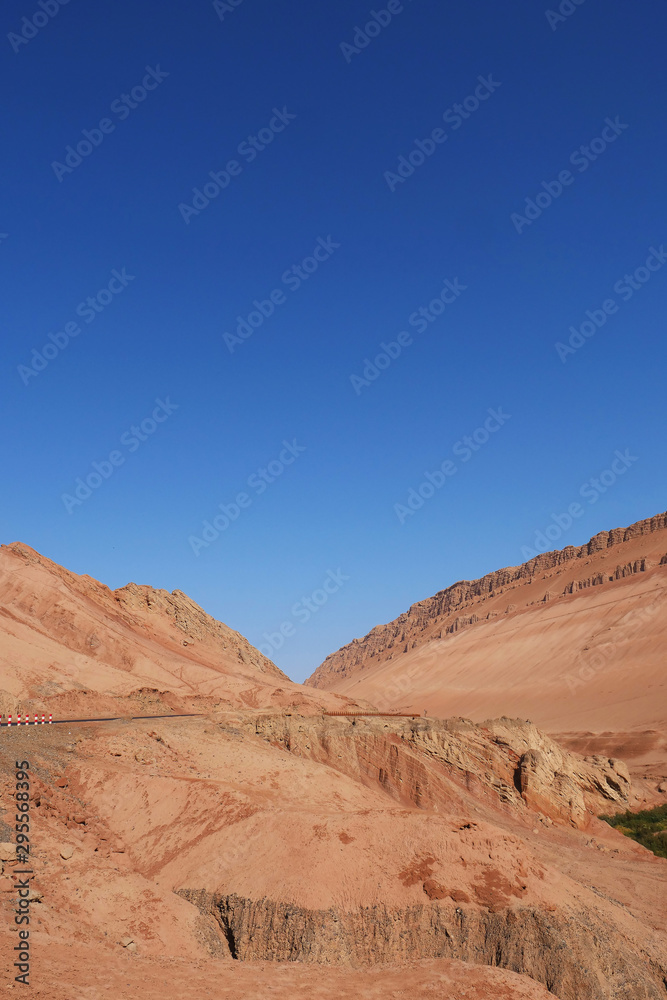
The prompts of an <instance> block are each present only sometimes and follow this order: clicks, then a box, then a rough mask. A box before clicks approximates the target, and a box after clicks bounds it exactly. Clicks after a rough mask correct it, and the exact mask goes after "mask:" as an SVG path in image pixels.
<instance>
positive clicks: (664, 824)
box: [600, 805, 667, 858]
mask: <svg viewBox="0 0 667 1000" xmlns="http://www.w3.org/2000/svg"><path fill="white" fill-rule="evenodd" d="M600 819H602V820H604V821H605V823H609V826H613V827H615V828H616V829H617V830H618V831H619V833H622V834H624V836H626V837H631V838H632V839H633V840H636V841H637V843H638V844H641V845H642V847H647V848H648V850H649V851H653V853H654V854H657V856H658V857H659V858H667V805H666V806H656V807H655V809H644V810H643V811H642V812H636V813H633V812H624V813H619V814H618V816H600Z"/></svg>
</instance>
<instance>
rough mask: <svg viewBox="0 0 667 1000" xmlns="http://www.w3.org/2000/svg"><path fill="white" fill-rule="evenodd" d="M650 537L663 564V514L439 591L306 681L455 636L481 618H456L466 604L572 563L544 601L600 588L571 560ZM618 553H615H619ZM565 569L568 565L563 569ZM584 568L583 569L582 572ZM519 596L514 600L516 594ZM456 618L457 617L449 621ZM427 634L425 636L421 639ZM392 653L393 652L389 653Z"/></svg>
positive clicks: (623, 566) (639, 564)
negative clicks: (570, 572) (657, 538)
mask: <svg viewBox="0 0 667 1000" xmlns="http://www.w3.org/2000/svg"><path fill="white" fill-rule="evenodd" d="M653 532H665V535H664V546H665V551H664V553H662V557H661V559H660V560H659V562H662V563H667V512H666V513H663V514H657V515H656V516H655V517H650V518H646V519H645V520H643V521H637V522H636V523H635V524H632V525H630V526H629V527H627V528H612V529H611V530H610V531H600V532H598V533H597V534H596V535H594V536H593V537H592V538H591V539H590V541H588V542H587V543H586V544H584V545H580V546H578V547H575V546H572V545H568V546H566V547H565V548H564V549H560V550H555V551H553V552H544V553H541V554H540V555H537V556H535V557H534V558H533V559H530V560H529V561H528V562H525V563H522V564H521V565H520V566H509V567H506V568H504V569H499V570H495V571H494V572H492V573H487V574H486V575H485V576H483V577H480V579H478V580H471V581H470V580H460V581H458V582H457V583H453V584H452V585H451V586H449V587H447V588H446V589H444V590H440V591H438V593H437V594H434V596H433V597H429V598H426V599H425V600H422V601H417V602H416V603H415V604H413V605H411V607H410V608H409V609H408V610H407V611H406V612H404V613H403V614H402V615H399V617H398V618H396V619H395V620H394V621H392V622H388V623H387V624H385V625H376V626H374V628H372V629H371V630H370V632H368V633H367V634H366V635H365V636H364V637H363V638H361V639H353V640H352V641H351V642H350V643H348V644H347V645H345V646H342V647H341V648H340V649H338V650H337V651H336V652H334V653H330V654H329V656H327V657H326V659H325V660H324V661H323V663H321V664H320V666H319V667H318V668H317V670H316V671H315V672H314V673H313V674H312V675H311V677H310V678H308V680H307V681H306V684H312V685H313V686H314V687H323V688H326V687H328V686H330V684H331V677H332V675H336V677H337V679H339V678H344V677H348V676H350V674H351V673H352V672H353V671H354V669H355V668H356V667H359V666H360V665H362V664H364V663H365V662H366V661H367V660H368V659H369V658H373V657H382V654H385V656H384V657H383V658H384V659H392V658H393V656H394V655H395V652H397V651H398V650H397V648H396V647H399V646H400V643H406V645H405V646H404V648H403V652H404V653H407V652H408V651H409V649H410V648H414V647H415V646H416V645H419V643H420V642H424V641H429V640H431V639H433V638H443V637H444V636H445V635H447V634H449V633H452V632H457V631H458V630H459V629H461V628H464V627H465V626H466V625H472V624H476V623H477V622H478V621H480V620H481V617H482V616H480V615H478V614H476V613H472V614H470V615H467V616H461V615H460V614H459V613H460V612H461V611H463V610H465V609H466V608H468V607H470V606H471V604H473V603H474V604H475V605H476V606H479V608H480V610H481V608H482V605H483V604H484V602H485V601H486V600H487V599H488V598H494V597H498V596H499V595H500V594H503V593H506V592H507V590H508V589H515V587H516V585H517V584H521V583H529V584H532V583H533V582H534V581H536V580H537V581H539V580H540V579H545V580H546V579H548V577H547V575H546V574H548V573H549V572H550V571H552V570H553V569H555V568H558V569H560V568H562V567H564V566H567V565H568V564H573V569H574V573H575V577H574V578H572V579H568V581H567V584H566V585H565V587H564V588H563V590H562V592H561V593H557V592H552V591H551V590H550V589H549V588H547V589H545V590H544V594H543V597H542V598H541V599H542V600H543V601H548V600H553V599H554V598H555V597H559V596H562V595H565V594H573V593H576V592H577V591H578V590H584V589H586V588H588V587H595V586H599V585H600V584H603V583H605V582H607V581H608V579H609V577H608V576H606V575H605V574H603V573H602V572H600V571H597V572H596V573H594V574H591V573H584V574H582V575H581V576H576V569H575V566H576V561H580V560H584V559H585V558H586V557H587V556H591V555H593V554H595V553H597V552H606V551H608V550H610V549H614V548H615V549H617V550H619V547H620V546H622V544H623V543H624V542H627V541H630V540H631V539H635V538H638V537H641V536H644V535H649V534H652V533H653ZM619 554H620V550H619ZM657 564H658V562H656V560H655V558H654V559H653V560H652V559H650V558H646V557H642V558H640V559H635V560H632V561H630V562H623V563H619V564H617V565H616V566H615V567H614V570H613V578H614V579H616V580H618V579H622V578H623V577H626V576H630V575H632V574H633V573H642V572H645V571H646V570H647V569H650V568H652V566H654V565H657ZM568 568H569V566H568ZM582 568H583V567H582ZM517 597H518V595H517ZM516 608H517V604H516V603H514V601H510V602H508V603H507V607H506V609H505V612H506V613H510V612H511V611H515V610H516ZM454 614H456V617H455V618H453V617H452V616H453V615H454ZM496 614H498V612H490V613H489V617H495V615H496ZM425 633H426V634H425ZM389 650H394V652H391V653H390V652H389Z"/></svg>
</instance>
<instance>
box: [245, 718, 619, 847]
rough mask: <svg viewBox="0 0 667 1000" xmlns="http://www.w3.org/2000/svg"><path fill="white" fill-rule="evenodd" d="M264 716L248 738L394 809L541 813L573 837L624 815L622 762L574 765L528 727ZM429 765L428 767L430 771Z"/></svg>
mask: <svg viewBox="0 0 667 1000" xmlns="http://www.w3.org/2000/svg"><path fill="white" fill-rule="evenodd" d="M336 721H337V722H338V724H337V725H335V724H332V723H334V720H333V719H331V718H327V720H326V722H325V721H324V720H322V721H321V722H320V721H318V720H315V719H308V720H305V719H301V718H299V717H298V716H263V717H258V718H257V719H256V722H255V731H256V732H257V733H258V734H259V735H262V736H264V737H265V738H266V739H268V740H270V741H272V742H273V743H274V744H278V745H282V746H284V747H285V748H286V749H288V750H290V751H291V752H292V753H295V754H298V755H299V756H303V757H311V758H313V759H314V760H318V761H320V762H322V763H327V764H330V765H331V766H333V767H335V768H336V769H338V770H342V771H344V772H345V773H346V774H350V775H352V776H353V777H359V776H360V775H362V776H364V777H366V778H370V779H372V780H374V781H377V782H378V783H379V784H380V785H381V786H382V788H383V789H384V790H385V791H386V792H388V793H389V794H390V795H392V796H393V797H394V798H396V799H397V800H398V801H407V802H409V803H410V804H412V805H417V806H420V807H422V808H432V807H434V806H435V807H438V806H440V807H442V808H449V807H450V806H451V803H452V801H456V800H457V799H461V796H462V795H463V794H464V792H474V794H476V795H479V794H481V795H484V796H488V797H489V798H490V800H491V801H494V802H498V800H499V801H500V803H507V804H512V805H514V806H515V807H516V808H519V809H521V808H525V806H528V807H529V808H530V809H532V810H535V811H538V812H541V813H543V814H544V815H545V816H548V817H549V818H550V819H552V820H554V821H556V822H560V823H565V824H568V825H571V826H574V827H577V828H578V829H583V828H585V827H586V826H587V825H588V823H589V821H590V819H591V817H592V816H597V815H599V814H601V813H603V812H606V811H610V810H611V811H612V812H613V811H616V810H622V809H625V808H627V805H628V801H629V796H630V791H631V782H630V775H629V772H628V769H627V767H626V765H625V764H624V763H623V762H622V761H618V760H609V759H607V758H605V757H602V756H594V757H580V756H579V755H578V754H575V753H570V752H569V751H567V750H564V749H562V748H561V747H559V746H558V745H557V744H556V743H555V742H554V741H553V740H552V739H551V738H550V737H548V736H546V735H545V734H544V733H541V732H540V731H539V730H538V729H537V727H536V726H533V725H532V724H531V723H529V722H524V721H522V720H520V719H497V720H491V721H488V722H485V723H483V724H482V725H481V726H476V725H474V724H473V723H472V722H470V721H469V720H467V719H446V720H437V719H404V720H403V719H401V720H399V719H392V720H391V724H389V723H388V722H387V721H386V720H383V719H382V717H381V716H379V717H377V718H372V717H366V718H360V719H356V720H355V723H354V725H353V724H351V721H348V720H342V719H341V720H340V721H338V720H336ZM434 765H435V766H434Z"/></svg>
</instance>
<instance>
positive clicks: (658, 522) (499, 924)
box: [0, 514, 667, 1000]
mask: <svg viewBox="0 0 667 1000" xmlns="http://www.w3.org/2000/svg"><path fill="white" fill-rule="evenodd" d="M666 611H667V514H659V515H656V516H655V517H652V518H649V519H647V520H644V521H640V522H638V523H636V524H633V525H631V526H629V527H627V528H614V529H613V530H609V531H604V532H601V533H600V534H597V535H596V536H595V537H594V538H592V539H591V540H590V542H588V543H587V544H585V545H583V546H580V547H572V546H570V547H567V548H565V549H563V550H561V551H557V552H549V553H545V554H543V555H540V556H537V557H536V558H534V559H532V560H531V561H530V562H528V563H525V564H524V565H522V566H517V567H511V568H508V569H501V570H498V571H496V572H493V573H490V574H488V575H487V576H485V577H483V578H482V579H480V580H476V581H463V582H459V583H456V584H454V585H453V586H449V587H448V588H447V589H445V590H442V591H440V592H439V593H438V594H436V595H435V596H433V597H430V598H428V599H425V600H420V601H419V602H418V603H416V604H414V605H412V607H411V608H410V609H409V610H408V611H406V612H405V614H402V615H401V616H400V617H399V618H397V619H396V620H395V621H393V622H391V623H389V624H386V625H378V626H376V627H375V628H374V629H372V631H371V632H369V633H368V635H366V636H365V637H363V638H358V639H354V640H352V641H351V642H350V643H348V644H347V645H346V646H344V647H343V648H341V649H340V650H338V651H337V652H334V653H332V654H331V655H330V656H328V657H327V658H326V660H325V661H324V663H322V664H321V665H320V666H319V667H318V668H317V669H316V670H315V671H314V673H313V674H312V676H311V677H310V678H309V680H308V681H307V682H306V684H304V685H299V684H295V683H293V682H292V681H290V680H289V678H288V677H287V676H286V675H285V674H284V673H282V672H281V671H280V670H279V669H278V667H276V666H275V665H274V664H273V663H272V662H271V661H269V660H268V659H266V657H264V656H263V655H262V654H261V653H260V652H259V651H258V650H256V649H255V648H254V647H253V646H252V645H251V644H250V643H249V642H248V641H247V640H246V639H244V638H243V637H242V636H241V635H239V634H238V633H237V632H235V631H233V630H232V629H231V628H230V627H228V626H227V625H224V624H221V623H220V622H217V621H215V620H214V619H212V618H211V617H210V616H209V615H207V614H206V613H205V612H204V611H203V610H202V609H201V608H200V607H198V606H197V605H196V604H195V603H194V602H193V601H192V600H190V599H189V598H188V597H187V596H186V595H185V594H183V593H181V592H180V591H175V592H174V593H171V594H170V593H167V592H166V591H161V590H154V589H152V588H151V587H150V586H143V585H141V586H140V585H136V584H129V585H128V586H126V587H124V588H122V589H120V590H116V591H111V590H110V589H109V588H108V587H106V586H104V585H103V584H101V583H98V582H97V581H96V580H93V579H92V578H90V577H87V576H77V575H75V574H73V573H71V572H69V571H68V570H66V569H63V568H62V567H60V566H58V565H56V564H54V563H53V562H51V561H49V560H48V559H47V558H46V557H44V556H42V555H40V554H38V553H37V552H35V551H34V550H32V549H31V548H29V547H28V546H26V545H24V544H21V543H14V544H11V545H7V546H3V547H2V548H1V549H0V711H2V713H3V716H4V717H5V718H6V716H7V715H8V714H9V713H17V712H20V713H21V714H23V715H24V716H25V714H29V715H30V716H31V717H32V715H33V714H34V713H37V714H41V713H42V712H48V713H52V714H53V717H54V719H55V720H61V719H66V718H70V719H81V718H83V719H88V718H95V717H104V718H110V719H111V720H112V721H107V722H103V723H83V724H76V725H72V726H71V727H69V726H65V725H54V726H51V727H49V726H48V725H47V726H41V725H40V726H25V725H24V726H21V727H16V726H13V727H11V728H9V727H7V726H4V727H3V728H2V730H0V760H1V761H2V767H1V769H0V781H1V786H0V791H1V798H0V804H1V808H2V810H3V811H2V813H0V842H2V844H1V845H0V863H1V865H2V868H3V871H2V875H1V877H0V889H1V890H2V891H0V907H1V910H2V912H1V914H0V948H1V949H2V955H1V960H2V963H3V969H4V971H5V983H6V984H7V988H21V987H20V985H19V986H17V987H14V986H13V975H12V963H13V958H12V954H13V949H14V947H15V944H16V933H15V931H14V932H13V931H12V926H13V913H14V908H15V905H16V891H15V889H16V881H17V878H18V875H17V874H16V872H17V871H18V862H17V860H16V856H15V852H14V848H13V842H14V832H13V831H14V817H13V812H14V800H13V799H12V794H13V790H14V765H15V761H21V760H28V761H29V762H30V772H31V800H32V801H31V817H32V820H31V823H32V832H31V844H32V855H31V861H32V867H33V869H34V878H32V879H31V883H30V885H31V890H30V892H31V896H30V914H31V925H30V926H31V935H30V942H31V949H32V954H31V976H32V983H33V985H32V987H31V988H32V990H33V992H34V994H35V995H36V996H40V997H43V998H45V1000H51V998H53V1000H61V998H62V1000H65V998H67V1000H71V998H72V997H75V996H76V997H79V996H80V997H85V998H98V997H114V998H116V997H117V998H122V997H131V996H132V997H134V996H137V995H138V996H146V997H153V996H160V997H162V998H164V1000H171V998H172V997H173V998H176V997H180V996H182V995H183V994H184V993H186V991H188V990H190V989H193V988H194V989H196V992H197V995H199V996H202V997H221V998H230V1000H231V998H232V997H239V996H250V997H255V996H257V997H259V996H262V997H265V996H273V997H276V998H277V1000H280V998H285V1000H286V998H288V997H290V998H291V997H304V998H305V997H308V998H312V1000H316V998H334V997H336V998H348V997H349V998H353V997H354V998H357V997H378V998H379V997H383V998H386V997H395V998H399V997H411V998H412V997H418V998H421V997H433V998H435V997H447V998H451V1000H483V998H484V1000H486V998H489V997H494V998H495V997H498V998H507V1000H510V998H512V1000H513V998H517V1000H519V998H525V1000H538V998H546V997H547V996H549V995H555V996H556V997H559V998H561V1000H664V998H665V996H666V994H667V902H666V900H667V860H665V859H664V858H661V857H657V856H656V855H655V854H653V853H652V852H651V851H649V850H647V849H646V848H644V847H642V846H641V845H640V844H638V843H636V842H635V841H633V840H632V839H630V838H628V837H625V836H623V834H622V833H620V832H619V831H617V830H615V829H613V828H612V827H611V826H610V825H608V824H607V823H605V822H604V821H602V820H601V819H600V818H599V817H600V816H601V815H613V814H615V813H620V812H624V811H626V810H628V809H631V810H633V811H637V810H640V809H646V808H650V807H653V806H656V805H664V804H665V803H667V690H666V687H665V683H666V682H665V660H664V649H665V640H666V638H667V614H666ZM179 713H186V714H191V716H192V717H189V718H168V717H167V718H155V719H143V720H142V719H138V718H136V717H138V716H169V715H176V714H179ZM335 713H339V714H335ZM3 721H4V720H3Z"/></svg>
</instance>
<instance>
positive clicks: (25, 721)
mask: <svg viewBox="0 0 667 1000" xmlns="http://www.w3.org/2000/svg"><path fill="white" fill-rule="evenodd" d="M4 718H5V716H4V713H3V712H0V726H5V725H6V726H11V725H12V713H11V712H8V713H7V722H5V721H4ZM21 722H23V725H24V726H30V725H33V724H34V725H35V726H38V725H42V726H43V725H44V724H45V722H46V713H45V712H42V718H41V720H40V718H39V715H38V714H37V713H35V721H34V723H32V722H31V720H30V713H29V712H26V713H25V718H24V719H21V712H17V713H16V723H15V725H17V726H20V725H21ZM49 722H51V723H52V722H53V715H52V714H49Z"/></svg>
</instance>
